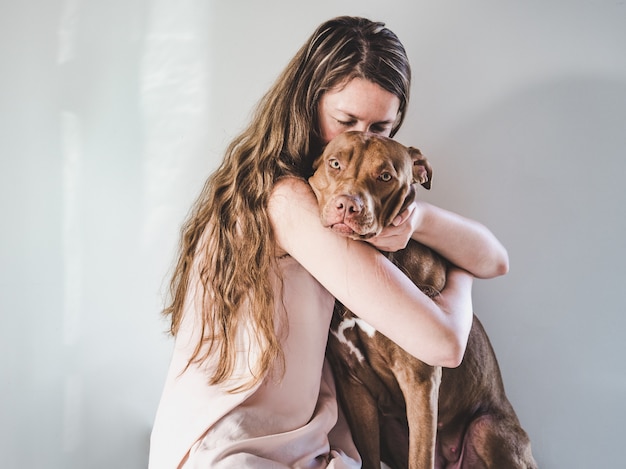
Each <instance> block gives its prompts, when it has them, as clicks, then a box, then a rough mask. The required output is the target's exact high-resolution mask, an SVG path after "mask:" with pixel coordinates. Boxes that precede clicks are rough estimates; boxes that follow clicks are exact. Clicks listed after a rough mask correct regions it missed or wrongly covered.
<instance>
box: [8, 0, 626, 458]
mask: <svg viewBox="0 0 626 469" xmlns="http://www.w3.org/2000/svg"><path fill="white" fill-rule="evenodd" d="M345 13H349V14H357V15H364V16H369V17H371V18H374V19H380V20H384V21H385V22H387V24H388V25H389V26H390V27H391V28H392V29H393V30H394V31H395V32H396V33H397V34H398V35H399V36H400V38H401V39H402V40H403V42H404V43H405V45H406V48H407V50H408V53H409V55H410V57H411V60H412V65H413V70H414V77H415V78H414V87H413V96H412V103H411V107H410V111H409V116H408V119H407V122H406V125H405V127H404V128H403V129H402V131H401V133H400V134H399V135H398V140H400V141H402V142H403V143H406V144H410V145H415V146H419V147H421V148H422V150H423V151H424V153H425V154H427V155H429V157H430V160H431V162H432V163H433V166H434V168H435V178H434V185H433V189H432V191H431V192H430V193H428V194H426V193H423V196H424V197H426V198H428V200H430V201H432V202H434V203H436V204H439V205H440V206H442V207H445V208H448V209H451V210H454V211H457V212H459V213H462V214H464V215H467V216H470V217H473V218H476V219H478V220H480V221H482V222H483V223H485V224H487V225H488V226H489V227H490V228H491V229H492V230H493V231H494V232H495V233H496V235H497V236H498V237H499V238H500V239H501V240H502V241H503V243H504V244H505V245H506V246H507V248H508V249H509V253H510V257H511V272H510V274H509V275H507V276H506V277H503V278H499V279H496V280H491V281H478V282H477V284H476V288H475V308H476V311H477V312H478V314H479V316H480V317H481V318H482V319H483V322H484V324H485V326H486V328H487V330H488V332H489V334H490V336H491V339H492V341H493V344H494V346H495V349H496V352H497V355H498V358H499V361H500V364H501V367H502V371H503V375H504V380H505V385H506V388H507V392H508V395H509V397H510V399H511V401H512V402H513V404H514V406H515V408H516V410H517V412H518V414H519V417H520V419H521V421H522V423H523V425H524V426H525V428H526V429H527V430H528V432H529V434H530V436H531V438H532V441H533V446H534V452H535V455H536V457H537V460H538V461H539V463H540V466H541V467H542V468H555V469H557V468H559V469H560V468H568V469H572V468H584V469H591V468H598V467H618V466H620V465H621V466H622V467H623V464H624V463H623V444H624V443H623V441H624V437H625V436H626V431H625V430H624V421H625V419H626V404H625V403H624V401H623V400H624V397H625V396H626V367H625V365H624V355H625V354H624V351H625V350H626V347H625V346H624V345H623V344H624V339H623V336H624V333H625V329H626V314H625V313H626V299H625V298H626V295H625V293H624V289H625V285H624V284H625V282H624V281H625V280H626V267H625V266H626V255H625V254H626V249H625V241H624V240H625V236H626V217H625V215H626V213H625V210H624V203H625V202H626V191H625V189H624V183H623V179H624V176H625V175H626V163H625V161H624V153H625V147H626V55H625V52H624V51H625V46H626V4H625V3H624V2H622V1H583V0H576V1H571V0H561V1H538V0H534V1H525V2H511V1H495V0H494V1H473V2H468V1H462V0H447V1H436V0H432V1H416V0H411V1H404V2H402V1H389V2H380V1H369V0H366V1H364V0H361V1H353V2H351V1H344V2H336V1H316V2H308V3H303V2H289V1H286V0H285V1H268V2H252V1H249V2H242V1H233V0H231V1H228V2H225V1H223V2H218V1H200V0H196V1H192V0H178V1H176V2H174V1H170V2H168V1H165V0H152V1H151V0H108V1H106V2H103V1H97V0H65V1H60V0H59V1H55V0H27V1H19V2H18V1H14V2H9V1H3V2H2V5H1V6H0V54H1V56H0V59H1V61H0V67H1V72H2V73H1V74H0V110H1V113H0V135H1V137H0V158H1V159H0V204H1V205H0V210H1V211H0V213H1V220H2V222H1V223H2V230H1V231H0V314H1V318H2V328H1V329H0V347H1V348H0V357H1V358H0V360H1V362H0V366H1V368H0V372H1V376H2V378H1V381H0V459H1V463H0V465H1V466H2V467H3V468H7V469H13V468H19V469H21V468H29V469H31V468H77V469H78V468H81V469H82V468H143V467H145V466H146V461H147V448H148V437H149V432H150V428H151V425H152V420H153V417H154V412H155V409H156V406H157V403H158V399H159V396H160V393H161V389H162V385H163V380H164V377H165V372H166V368H167V365H168V361H169V356H170V349H171V346H172V342H171V340H170V339H168V337H167V336H166V334H165V333H164V331H165V330H166V328H167V325H166V322H165V321H164V320H163V319H162V318H160V316H159V310H160V307H161V306H162V304H163V297H164V294H165V291H166V285H167V278H168V271H169V269H170V267H171V264H172V261H173V258H174V252H175V247H176V243H177V238H178V231H179V228H180V224H181V222H182V220H183V219H184V217H185V214H186V212H187V210H188V208H189V206H190V204H191V202H192V200H193V199H194V197H195V196H196V194H197V193H198V191H199V189H200V186H201V184H202V182H203V180H204V178H205V177H206V175H207V174H208V173H209V172H210V171H211V170H212V169H213V168H214V167H215V165H216V164H217V162H218V161H219V160H220V159H221V153H222V151H223V149H224V146H225V145H226V143H227V142H228V141H229V140H230V139H231V138H232V137H233V136H234V135H235V133H236V132H237V131H238V130H240V129H241V127H242V126H243V125H244V123H246V122H247V120H248V118H249V116H250V112H251V110H252V108H253V106H254V104H255V103H256V101H257V100H258V99H259V98H260V96H261V94H262V93H263V92H264V91H265V90H266V89H267V88H268V86H269V85H270V83H271V82H272V81H273V79H274V78H275V77H276V75H277V74H278V72H279V71H280V70H281V69H282V68H283V67H284V66H285V64H286V62H287V60H288V59H289V58H291V56H292V55H293V54H294V52H295V51H296V49H297V48H298V47H299V46H300V45H301V44H302V42H303V41H304V40H305V39H306V38H307V37H308V35H309V34H310V33H311V32H312V30H313V29H314V27H315V26H316V25H317V24H319V23H320V22H321V21H323V20H325V19H328V18H329V17H332V16H335V15H338V14H345ZM620 461H621V462H620Z"/></svg>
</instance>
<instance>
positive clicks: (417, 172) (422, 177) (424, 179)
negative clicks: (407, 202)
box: [408, 147, 433, 189]
mask: <svg viewBox="0 0 626 469" xmlns="http://www.w3.org/2000/svg"><path fill="white" fill-rule="evenodd" d="M408 150H409V155H411V159H412V160H413V181H414V182H417V183H418V184H421V185H422V186H424V187H425V188H426V189H430V184H431V181H432V179H433V168H432V166H431V165H430V163H429V162H428V160H427V159H426V157H425V156H424V155H422V152H421V151H419V150H418V149H417V148H414V147H409V148H408Z"/></svg>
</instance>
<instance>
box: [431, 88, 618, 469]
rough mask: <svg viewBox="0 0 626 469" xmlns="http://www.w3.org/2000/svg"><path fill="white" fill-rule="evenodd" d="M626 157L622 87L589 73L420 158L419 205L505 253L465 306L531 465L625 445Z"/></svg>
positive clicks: (584, 463) (488, 116)
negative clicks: (488, 343) (462, 221)
mask: <svg viewBox="0 0 626 469" xmlns="http://www.w3.org/2000/svg"><path fill="white" fill-rule="evenodd" d="M625 148H626V82H624V81H617V80H609V79H604V78H602V77H593V76H588V77H563V78H561V79H555V80H553V81H550V82H545V83H540V84H537V85H535V86H531V87H528V88H526V89H522V90H519V91H518V92H517V93H515V94H514V95H512V96H510V97H509V98H508V99H505V100H503V101H501V102H500V103H499V105H497V106H494V107H491V108H489V109H488V110H486V111H485V112H484V113H482V114H480V115H476V116H474V118H473V119H472V120H471V121H468V122H467V123H466V124H465V125H463V126H461V127H459V128H457V129H455V131H452V132H450V134H449V141H446V142H445V143H441V145H440V146H438V147H437V148H432V149H430V150H429V153H433V157H432V158H431V161H432V162H433V165H434V167H435V178H434V183H435V184H434V190H433V191H432V192H433V193H432V194H430V195H424V197H425V198H427V199H429V200H432V201H433V202H434V203H436V204H438V205H441V206H443V207H446V208H450V209H452V210H454V211H457V212H459V213H462V214H465V215H467V216H470V217H472V218H475V219H477V220H480V221H482V222H484V223H486V224H487V225H488V226H489V227H490V228H491V229H492V230H493V231H494V233H496V235H497V236H498V237H499V238H500V239H501V240H502V241H503V243H504V244H505V246H506V247H507V249H508V250H509V254H510V258H511V272H510V274H509V275H507V276H506V277H503V278H501V279H496V280H493V281H489V282H485V283H478V284H477V288H476V294H475V308H476V311H477V314H478V315H479V316H480V317H481V318H482V319H484V322H485V326H486V328H487V330H488V331H489V334H490V336H491V338H492V341H493V343H494V347H495V349H496V353H497V355H498V358H499V360H500V365H501V367H502V369H503V370H502V371H503V375H504V379H505V384H506V388H507V393H508V394H509V397H510V398H511V401H512V402H513V404H514V406H515V407H516V409H517V411H518V413H519V415H520V419H521V420H522V423H523V424H524V426H525V427H526V429H527V430H528V431H529V433H530V436H531V438H532V440H533V447H534V452H535V455H536V457H537V460H538V462H539V464H540V466H542V467H547V468H550V467H568V468H575V467H580V468H587V467H594V466H595V465H596V461H597V459H596V457H597V455H598V454H600V453H601V452H602V453H603V454H610V453H612V452H613V453H615V458H612V457H609V458H607V459H606V460H607V461H608V460H618V459H617V458H618V455H617V451H618V448H621V445H622V443H621V441H620V440H621V438H620V437H619V435H620V434H621V433H622V427H623V424H622V422H623V421H624V420H625V419H626V407H625V406H624V405H623V396H624V393H625V392H626V366H625V364H624V361H623V357H624V354H625V352H626V347H625V346H624V345H623V343H624V342H623V337H624V335H625V333H626V315H624V311H626V297H625V296H624V294H623V292H622V291H623V284H624V281H625V280H626V243H625V241H624V240H625V239H626V216H625V214H626V212H625V209H624V203H625V202H626V190H625V189H624V184H623V179H624V175H626V158H625V155H624V149H625ZM437 155H451V156H450V157H449V159H444V158H446V157H444V156H437ZM462 194H467V196H461V195H462ZM435 199H436V200H435ZM584 370H593V371H584ZM580 422H585V424H584V425H582V424H581V423H580ZM599 428H602V431H598V429H599ZM583 441H584V442H585V445H580V446H576V445H572V442H583ZM577 452H578V453H577ZM580 452H584V454H580ZM567 458H570V460H569V461H567Z"/></svg>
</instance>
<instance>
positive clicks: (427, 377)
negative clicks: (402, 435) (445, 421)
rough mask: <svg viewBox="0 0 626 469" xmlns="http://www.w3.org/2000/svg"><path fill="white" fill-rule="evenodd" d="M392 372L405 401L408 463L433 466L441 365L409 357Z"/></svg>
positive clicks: (413, 468) (420, 467)
mask: <svg viewBox="0 0 626 469" xmlns="http://www.w3.org/2000/svg"><path fill="white" fill-rule="evenodd" d="M405 359H406V358H405ZM395 373H396V377H397V379H398V384H399V385H400V388H401V389H402V393H403V394H404V399H405V401H406V413H407V420H408V424H409V465H408V467H409V469H423V468H433V467H435V444H436V443H435V440H436V437H437V402H438V399H439V385H440V383H441V367H432V366H428V365H426V364H425V363H423V362H421V361H419V360H412V359H410V360H409V362H408V363H407V362H404V363H401V364H400V365H399V366H398V367H397V369H396V370H395Z"/></svg>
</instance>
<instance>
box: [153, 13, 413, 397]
mask: <svg viewBox="0 0 626 469" xmlns="http://www.w3.org/2000/svg"><path fill="white" fill-rule="evenodd" d="M356 77H359V78H364V79H367V80H370V81H372V82H374V83H376V84H378V85H379V86H381V87H382V88H383V89H385V90H387V91H389V92H391V93H393V94H394V95H396V96H397V97H398V98H399V99H400V108H399V113H398V118H397V121H396V122H395V124H394V126H393V130H392V135H393V134H394V133H395V132H396V131H397V130H398V128H399V127H400V125H401V124H402V121H403V120H404V116H405V112H406V107H407V103H408V99H409V88H410V68H409V63H408V59H407V55H406V52H405V50H404V47H403V46H402V44H401V42H400V41H399V39H398V38H397V37H396V35H395V34H394V33H393V32H391V31H390V30H389V29H387V28H385V27H384V24H383V23H379V22H372V21H369V20H367V19H364V18H355V17H339V18H335V19H332V20H330V21H327V22H325V23H323V24H322V25H320V26H319V27H318V28H317V30H316V31H315V32H314V33H313V35H312V36H311V37H310V38H309V40H308V41H307V42H306V43H305V44H304V46H303V47H302V48H301V49H300V50H299V51H298V52H297V53H296V55H295V57H294V58H293V59H292V60H291V62H289V64H288V65H287V67H286V69H285V70H284V71H283V72H282V74H281V75H280V76H279V77H278V79H277V80H276V82H275V83H274V85H273V86H272V87H271V88H270V90H269V91H268V92H267V93H266V94H265V96H264V97H263V98H262V100H261V101H260V103H259V104H258V107H257V109H256V113H255V114H254V116H253V118H252V120H251V122H250V124H249V126H248V127H247V128H246V129H245V130H244V131H243V132H242V133H241V134H240V135H239V136H238V137H236V138H235V139H234V140H233V141H232V143H231V144H230V145H229V146H228V148H227V150H226V154H225V158H224V161H223V162H222V164H221V166H220V167H219V168H218V169H217V170H216V171H215V172H214V173H213V174H212V175H211V176H210V177H209V179H208V180H207V182H206V184H205V186H204V188H203V190H202V192H201V194H200V196H199V198H198V199H197V201H196V202H195V204H194V206H193V208H192V211H191V213H190V216H189V218H188V220H187V221H186V223H185V224H184V226H183V229H182V237H181V243H180V253H179V258H178V262H177V265H176V267H175V270H174V274H173V278H172V280H171V284H170V293H171V296H172V299H171V303H170V304H169V306H168V307H167V308H165V310H164V314H171V333H172V334H174V335H175V334H176V333H177V332H178V329H179V327H180V324H181V320H182V314H183V307H184V303H185V300H186V296H187V292H188V289H189V286H190V281H191V275H190V273H191V270H192V265H193V261H194V258H195V256H197V255H198V254H202V255H203V258H204V259H203V263H202V265H201V266H200V270H199V274H200V282H201V286H202V288H203V292H204V295H203V302H202V312H201V316H202V335H201V339H200V342H199V343H198V344H197V347H196V349H195V352H194V354H193V356H192V357H191V359H190V363H191V362H197V363H200V362H203V361H205V360H206V359H207V358H208V356H209V355H210V354H212V353H215V352H217V353H218V358H219V360H218V361H217V362H216V363H217V366H216V368H215V370H214V371H212V372H211V373H212V375H211V376H210V377H209V383H211V384H217V383H223V382H224V381H226V380H227V379H228V378H229V377H230V376H231V375H232V374H233V371H234V368H235V348H234V342H235V337H236V332H237V328H238V327H239V325H240V324H242V323H243V321H244V320H251V321H253V323H254V325H255V327H254V328H253V329H254V331H255V334H256V335H257V337H256V340H257V342H258V343H259V344H260V345H261V353H260V355H259V359H258V363H256V364H255V370H254V371H253V374H254V376H253V379H252V382H250V383H248V385H249V386H252V385H253V384H254V383H256V382H257V381H258V380H259V379H261V378H262V376H263V375H264V374H265V373H266V372H267V371H268V370H269V369H270V367H271V366H272V364H273V363H274V362H275V361H276V360H280V361H282V360H283V358H284V357H283V355H282V350H281V347H280V341H279V338H278V336H277V333H276V327H275V323H274V297H273V291H274V289H273V288H272V284H271V275H270V272H271V269H272V268H273V263H274V262H275V253H274V246H275V243H274V242H273V241H274V240H273V233H272V229H271V226H270V221H269V216H268V212H267V205H268V198H269V196H270V193H271V190H272V188H273V186H274V184H275V182H276V181H277V180H278V178H280V177H283V176H288V175H291V176H296V177H307V176H308V175H309V174H310V171H311V164H312V158H313V157H315V156H316V155H317V153H318V152H319V151H320V143H319V142H320V141H319V138H318V136H317V127H318V125H317V106H318V103H319V100H320V98H321V96H322V94H323V93H324V92H325V91H327V90H330V89H334V88H337V87H339V86H342V85H343V84H345V83H347V82H348V81H349V80H350V79H352V78H356ZM201 238H203V241H202V242H200V239H201ZM204 239H207V240H208V242H205V241H204ZM244 304H245V307H244V308H242V305H244ZM205 345H207V346H206V347H205Z"/></svg>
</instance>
